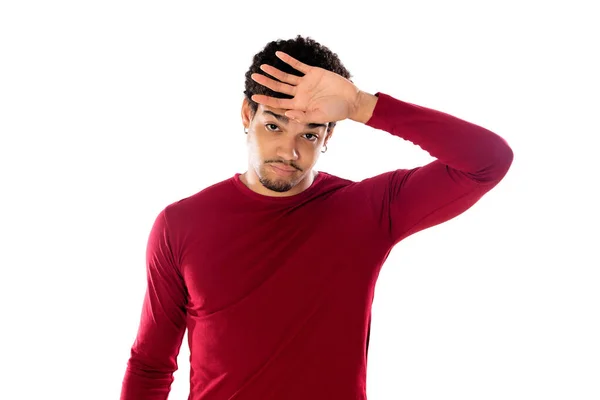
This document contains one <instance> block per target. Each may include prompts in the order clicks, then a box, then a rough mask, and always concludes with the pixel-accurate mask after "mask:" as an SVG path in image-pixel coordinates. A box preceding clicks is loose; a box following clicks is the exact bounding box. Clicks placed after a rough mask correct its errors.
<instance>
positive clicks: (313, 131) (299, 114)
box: [240, 51, 378, 196]
mask: <svg viewBox="0 0 600 400" xmlns="http://www.w3.org/2000/svg"><path fill="white" fill-rule="evenodd" d="M275 55H276V56H277V57H279V58H280V59H281V60H282V61H284V62H286V63H287V64H289V65H291V66H292V67H293V68H294V69H296V70H298V71H300V72H302V73H303V74H304V76H302V77H299V76H295V75H292V74H287V73H285V72H283V71H280V70H279V69H277V68H275V67H272V66H270V65H267V64H263V65H261V66H260V68H261V70H263V71H265V72H266V73H268V74H269V75H271V76H273V77H275V78H276V79H277V80H278V81H277V80H274V79H271V78H269V77H267V76H265V75H262V74H256V73H255V74H252V79H253V80H254V81H256V82H258V83H260V84H261V85H263V86H265V87H268V88H269V89H271V90H274V91H276V92H280V93H285V94H288V95H291V96H293V98H292V99H279V98H274V97H269V96H265V95H253V96H252V100H253V101H255V102H256V103H258V109H257V111H256V113H255V114H253V113H252V111H251V109H250V106H249V103H248V100H247V99H244V100H243V103H242V113H241V114H242V122H243V124H244V127H245V128H247V129H248V140H247V144H248V170H247V171H246V172H245V173H244V174H242V175H241V176H240V179H241V180H242V182H243V183H244V184H245V185H246V186H248V187H249V188H250V189H251V190H253V191H255V192H257V193H259V194H263V195H267V196H293V195H295V194H298V193H300V192H302V191H304V190H306V189H307V188H308V187H310V185H311V184H312V183H313V181H314V178H315V176H316V175H317V172H316V171H313V167H314V165H315V164H316V162H317V160H318V158H319V153H320V152H321V149H322V147H323V146H324V145H326V144H327V142H328V141H329V139H330V138H331V135H332V134H333V129H332V130H331V131H329V132H328V131H327V127H328V126H329V122H330V121H341V120H344V119H346V118H349V119H352V120H354V121H357V122H361V123H366V122H367V121H368V120H369V119H370V118H371V116H372V114H373V110H374V108H375V105H376V103H377V99H378V98H377V97H376V96H374V95H371V94H369V93H366V92H364V91H362V90H359V89H358V88H357V87H356V86H355V85H354V84H353V83H352V82H351V81H349V80H347V79H346V78H344V77H342V76H340V75H338V74H336V73H333V72H331V71H328V70H325V69H323V68H319V67H312V66H310V65H307V64H304V63H302V62H300V61H298V60H296V59H295V58H293V57H291V56H290V55H288V54H286V53H283V52H281V51H277V52H276V53H275ZM269 112H272V113H275V114H278V115H279V117H276V116H273V115H272V114H270V113H269ZM315 124H316V125H319V124H320V125H321V126H314V125H315ZM277 167H280V168H284V169H293V171H292V172H289V173H285V172H282V171H279V172H278V170H277V169H276V168H277Z"/></svg>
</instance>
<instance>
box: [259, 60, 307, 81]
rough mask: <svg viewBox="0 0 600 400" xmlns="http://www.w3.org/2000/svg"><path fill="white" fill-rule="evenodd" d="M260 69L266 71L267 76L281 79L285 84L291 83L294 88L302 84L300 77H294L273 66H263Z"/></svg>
mask: <svg viewBox="0 0 600 400" xmlns="http://www.w3.org/2000/svg"><path fill="white" fill-rule="evenodd" d="M260 69H262V70H263V71H265V72H266V73H267V74H269V75H271V76H274V77H275V78H277V79H279V80H280V81H281V82H285V83H289V84H291V85H294V86H298V84H299V83H300V77H299V76H296V75H293V74H288V73H285V72H283V71H281V70H279V69H277V68H275V67H273V66H271V65H268V64H262V65H261V66H260Z"/></svg>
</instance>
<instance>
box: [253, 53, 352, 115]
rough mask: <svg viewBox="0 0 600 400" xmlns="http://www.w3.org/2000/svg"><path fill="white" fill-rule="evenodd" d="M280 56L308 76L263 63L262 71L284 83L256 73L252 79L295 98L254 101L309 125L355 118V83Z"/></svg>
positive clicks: (283, 55) (284, 55) (257, 98)
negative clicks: (309, 123) (283, 111)
mask: <svg viewBox="0 0 600 400" xmlns="http://www.w3.org/2000/svg"><path fill="white" fill-rule="evenodd" d="M276 55H277V56H278V57H279V58H280V59H281V60H282V61H284V62H286V63H287V64H289V65H291V66H292V67H294V68H295V69H297V70H298V71H300V72H302V73H304V76H302V77H299V76H296V75H292V74H287V73H285V72H283V71H280V70H279V69H277V68H275V67H272V66H270V65H266V64H263V65H261V67H260V68H261V69H262V70H263V71H265V72H267V73H268V74H269V75H271V76H273V77H275V78H277V79H278V80H280V81H281V82H277V81H276V80H273V79H271V78H268V77H266V76H264V75H261V74H253V75H252V79H254V80H255V81H256V82H258V83H260V84H261V85H263V86H266V87H268V88H269V89H271V90H273V91H276V92H280V93H284V94H288V95H291V96H293V98H292V99H278V98H274V97H269V96H264V95H254V96H252V100H254V101H256V102H257V103H260V104H264V105H266V106H269V107H274V108H282V109H286V110H288V111H286V112H285V115H286V116H288V117H290V118H294V119H296V120H297V121H299V122H305V123H307V122H315V123H326V122H334V121H340V120H343V119H346V118H348V117H349V116H350V115H351V113H352V112H353V110H354V107H355V104H356V102H357V97H358V92H359V90H358V88H357V87H356V86H355V85H354V84H353V83H352V82H350V81H349V80H347V79H346V78H344V77H343V76H340V75H338V74H336V73H334V72H331V71H328V70H326V69H323V68H319V67H312V66H309V65H307V64H304V63H302V62H300V61H298V60H296V59H294V58H293V57H291V56H289V55H287V54H285V53H283V52H277V53H276Z"/></svg>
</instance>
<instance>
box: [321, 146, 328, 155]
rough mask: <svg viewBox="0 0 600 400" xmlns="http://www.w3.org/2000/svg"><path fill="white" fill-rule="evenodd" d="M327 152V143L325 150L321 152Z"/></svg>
mask: <svg viewBox="0 0 600 400" xmlns="http://www.w3.org/2000/svg"><path fill="white" fill-rule="evenodd" d="M326 152H327V145H325V151H323V150H321V153H326Z"/></svg>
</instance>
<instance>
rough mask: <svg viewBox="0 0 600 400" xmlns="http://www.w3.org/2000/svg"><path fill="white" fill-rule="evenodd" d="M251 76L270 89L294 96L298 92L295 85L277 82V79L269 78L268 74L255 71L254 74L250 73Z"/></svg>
mask: <svg viewBox="0 0 600 400" xmlns="http://www.w3.org/2000/svg"><path fill="white" fill-rule="evenodd" d="M250 77H251V78H252V79H253V80H254V81H256V82H258V83H260V84H261V85H263V86H266V87H268V88H269V89H271V90H273V91H275V92H279V93H284V94H289V95H290V96H294V95H295V93H296V87H295V86H291V85H288V84H287V83H282V82H277V81H276V80H273V79H271V78H267V77H266V76H264V75H262V74H256V73H254V74H252V75H250Z"/></svg>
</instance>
